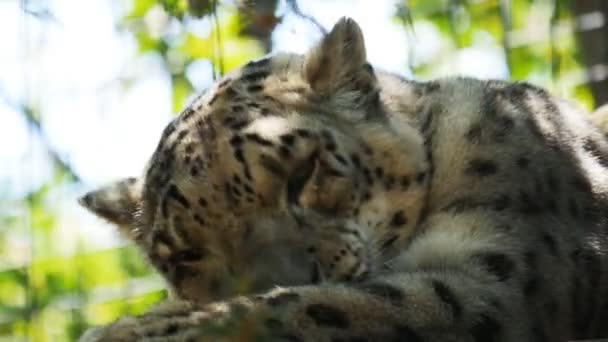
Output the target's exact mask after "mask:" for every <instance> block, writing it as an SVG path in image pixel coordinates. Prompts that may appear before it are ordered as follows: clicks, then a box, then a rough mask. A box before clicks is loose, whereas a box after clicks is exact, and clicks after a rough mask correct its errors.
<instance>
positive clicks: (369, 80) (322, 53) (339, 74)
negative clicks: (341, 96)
mask: <svg viewBox="0 0 608 342" xmlns="http://www.w3.org/2000/svg"><path fill="white" fill-rule="evenodd" d="M302 73H303V77H304V79H305V80H306V81H307V82H308V83H309V84H310V87H311V88H312V89H313V90H314V91H315V92H316V93H318V94H320V95H325V96H331V95H334V94H337V93H340V92H351V93H353V92H356V94H355V93H353V94H351V95H352V96H353V97H357V98H358V99H360V97H361V96H363V97H365V96H366V95H368V94H370V92H373V91H375V83H376V80H375V76H374V74H373V70H372V69H371V66H370V65H369V64H368V63H367V59H366V53H365V42H364V41H363V33H362V32H361V29H360V28H359V25H358V24H357V23H356V22H355V21H354V20H353V19H350V18H342V19H340V20H339V21H338V23H336V25H335V26H334V27H333V28H332V30H331V32H329V33H328V34H327V35H326V36H325V37H324V38H323V39H322V40H321V41H320V42H319V43H318V44H317V45H316V46H315V47H313V48H312V49H311V50H310V51H308V53H307V54H306V56H305V58H304V66H303V69H302ZM371 95H373V94H371Z"/></svg>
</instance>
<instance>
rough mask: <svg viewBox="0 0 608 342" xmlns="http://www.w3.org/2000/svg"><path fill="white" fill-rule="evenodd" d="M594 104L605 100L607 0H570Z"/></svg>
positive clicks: (607, 97)
mask: <svg viewBox="0 0 608 342" xmlns="http://www.w3.org/2000/svg"><path fill="white" fill-rule="evenodd" d="M570 4H571V6H572V11H573V14H574V16H575V22H576V30H577V38H578V45H579V47H580V50H581V55H582V57H583V62H584V63H585V65H586V67H587V75H588V79H587V82H588V83H589V86H590V88H591V92H592V94H593V98H594V100H595V107H596V108H598V107H600V106H601V105H603V104H606V103H608V1H606V0H571V1H570Z"/></svg>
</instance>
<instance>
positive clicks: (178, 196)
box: [167, 184, 190, 209]
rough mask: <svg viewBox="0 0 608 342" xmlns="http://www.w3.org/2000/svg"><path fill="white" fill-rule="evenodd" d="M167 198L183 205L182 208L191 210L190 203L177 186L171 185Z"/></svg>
mask: <svg viewBox="0 0 608 342" xmlns="http://www.w3.org/2000/svg"><path fill="white" fill-rule="evenodd" d="M167 196H168V197H171V198H172V199H174V200H176V201H177V202H178V203H179V204H181V205H182V207H184V208H186V209H190V202H188V200H187V199H186V197H184V195H183V194H182V193H181V192H180V191H179V189H178V188H177V186H175V184H171V185H170V186H169V189H168V190H167Z"/></svg>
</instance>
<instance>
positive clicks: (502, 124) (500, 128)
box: [493, 116, 515, 142]
mask: <svg viewBox="0 0 608 342" xmlns="http://www.w3.org/2000/svg"><path fill="white" fill-rule="evenodd" d="M494 121H495V124H496V126H495V129H496V130H495V132H494V134H493V137H494V140H495V141H497V142H501V141H503V140H504V139H505V137H506V136H507V134H509V132H511V131H512V130H513V127H514V126H515V123H514V122H513V119H511V118H510V117H508V116H499V117H497V118H496V119H495V120H494Z"/></svg>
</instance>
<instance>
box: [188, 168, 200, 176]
mask: <svg viewBox="0 0 608 342" xmlns="http://www.w3.org/2000/svg"><path fill="white" fill-rule="evenodd" d="M198 173H199V170H198V168H197V167H196V166H192V167H191V168H190V176H192V177H196V176H198Z"/></svg>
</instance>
